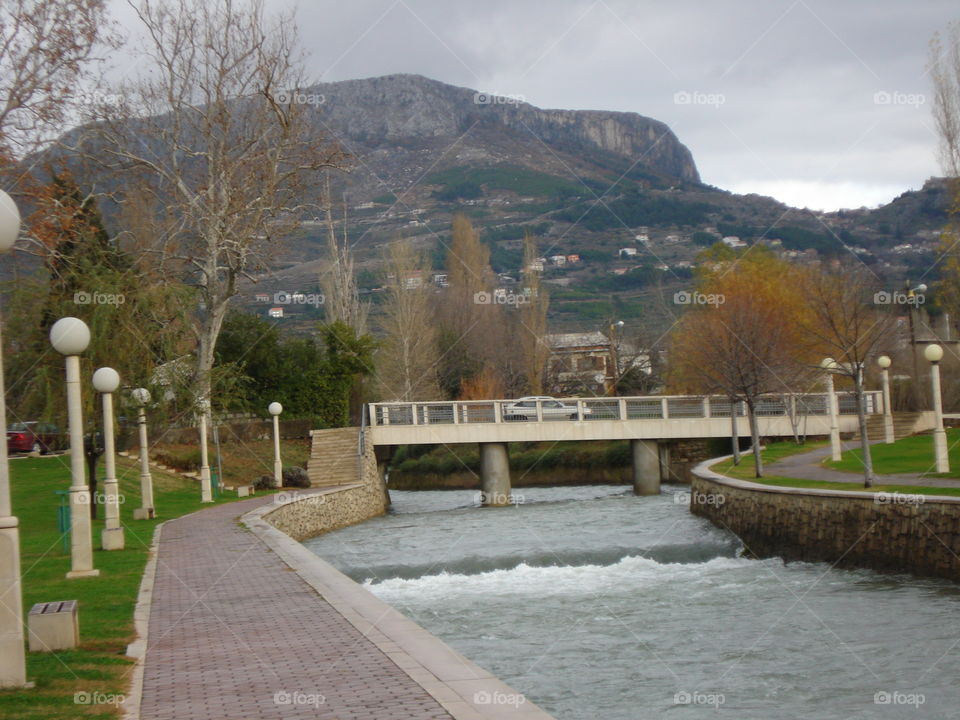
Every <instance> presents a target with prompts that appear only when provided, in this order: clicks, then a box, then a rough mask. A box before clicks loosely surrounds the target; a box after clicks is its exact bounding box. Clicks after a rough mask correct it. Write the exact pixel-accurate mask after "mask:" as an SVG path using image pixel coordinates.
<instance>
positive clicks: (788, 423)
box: [360, 391, 883, 505]
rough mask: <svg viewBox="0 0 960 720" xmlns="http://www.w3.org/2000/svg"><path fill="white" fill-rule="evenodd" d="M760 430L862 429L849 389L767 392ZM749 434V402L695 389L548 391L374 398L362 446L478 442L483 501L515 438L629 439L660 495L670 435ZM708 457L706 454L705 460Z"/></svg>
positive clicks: (501, 473)
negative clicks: (532, 395)
mask: <svg viewBox="0 0 960 720" xmlns="http://www.w3.org/2000/svg"><path fill="white" fill-rule="evenodd" d="M864 410H865V411H866V412H867V413H868V414H869V415H873V414H877V413H882V412H883V394H882V393H881V392H875V391H874V392H868V393H866V394H865V396H864ZM755 415H756V417H757V419H758V421H759V422H758V425H759V431H760V436H761V437H789V436H792V435H793V434H794V433H795V432H796V433H798V434H802V435H804V436H817V435H831V434H834V435H836V434H839V433H849V432H853V431H855V430H856V429H857V425H858V418H857V402H856V397H855V396H854V395H853V394H852V393H835V394H834V395H833V396H831V395H830V394H828V393H816V394H803V395H764V396H761V397H760V398H759V400H758V402H757V405H756V408H755ZM734 417H736V418H737V428H736V430H737V435H738V436H739V437H750V423H749V420H748V418H747V417H746V407H745V405H744V403H742V402H737V403H733V402H731V401H730V399H729V398H724V397H711V396H689V395H672V396H671V395H661V396H646V397H603V398H565V399H563V400H562V401H557V400H554V399H552V398H543V399H535V400H527V401H525V402H518V401H517V400H480V401H450V402H389V403H372V404H371V405H370V406H369V418H370V426H369V428H368V429H366V430H365V431H363V432H362V433H361V441H360V442H361V444H367V443H368V444H370V445H372V446H374V447H376V446H388V447H389V446H397V445H418V444H420V445H433V444H439V445H446V446H450V445H456V444H460V443H477V444H478V445H479V448H480V483H481V487H482V502H483V504H484V505H509V504H510V503H511V502H512V499H511V482H510V459H509V454H508V452H509V451H508V444H509V443H511V442H562V441H586V440H629V441H630V445H631V452H632V455H633V489H634V492H635V493H636V494H637V495H656V494H658V493H659V492H660V483H661V481H662V480H666V479H669V478H671V477H672V476H673V472H672V470H671V459H670V456H671V447H670V445H671V442H673V443H675V442H676V441H678V440H689V439H698V440H703V439H710V438H730V437H732V434H733V428H732V425H733V418H734ZM701 459H702V458H701Z"/></svg>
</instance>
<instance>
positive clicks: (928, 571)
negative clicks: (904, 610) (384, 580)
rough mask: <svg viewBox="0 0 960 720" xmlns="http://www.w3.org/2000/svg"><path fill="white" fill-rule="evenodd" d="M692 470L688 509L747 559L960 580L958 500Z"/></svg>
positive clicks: (699, 468) (959, 501)
mask: <svg viewBox="0 0 960 720" xmlns="http://www.w3.org/2000/svg"><path fill="white" fill-rule="evenodd" d="M713 462H715V461H714V460H711V461H708V462H707V463H703V464H701V465H700V466H699V467H697V468H696V469H695V471H694V479H693V483H692V487H691V489H690V511H691V512H692V513H693V514H695V515H700V516H702V517H705V518H707V519H709V520H711V521H712V522H713V523H714V524H715V525H717V526H719V527H722V528H726V529H728V530H731V531H733V532H734V533H736V534H737V535H738V536H739V537H740V539H741V540H743V543H744V545H745V548H746V552H747V553H748V554H750V555H752V556H754V557H760V558H764V557H782V558H783V559H784V560H803V561H809V562H828V563H831V564H834V565H836V566H838V567H865V568H872V569H874V570H882V571H892V572H909V573H912V574H914V575H921V576H929V577H943V578H949V579H951V580H960V557H958V555H960V499H957V498H944V497H934V496H922V495H899V494H896V493H894V494H885V493H876V494H875V493H869V492H854V491H850V492H846V491H833V490H815V489H800V488H780V487H773V486H769V485H767V486H765V485H760V484H757V483H750V482H745V481H741V480H734V479H731V478H725V477H723V476H720V475H718V474H716V473H714V472H712V471H710V470H709V469H707V467H706V466H707V465H708V464H712V463H713Z"/></svg>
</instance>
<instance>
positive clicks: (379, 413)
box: [370, 391, 883, 427]
mask: <svg viewBox="0 0 960 720" xmlns="http://www.w3.org/2000/svg"><path fill="white" fill-rule="evenodd" d="M836 395H837V405H838V409H839V413H840V414H841V415H854V414H856V412H857V401H856V396H855V395H854V394H853V393H846V392H838V393H837V394H836ZM827 398H828V396H827V394H826V393H814V394H804V395H764V396H761V398H760V400H759V402H758V404H757V416H758V417H803V416H824V415H828V414H829V406H828V400H827ZM733 405H736V408H735V409H736V413H737V416H738V417H745V416H746V406H745V404H744V403H743V402H737V403H731V402H730V399H729V398H725V397H720V396H703V395H655V396H646V397H602V398H595V397H591V398H560V399H558V400H536V401H533V400H530V401H525V402H521V401H518V400H456V401H446V402H386V403H370V425H371V426H372V427H375V426H388V425H466V424H478V423H482V424H489V423H506V422H562V421H566V422H570V421H577V422H591V421H597V420H691V419H705V418H729V417H730V415H731V413H732V412H733V411H734V408H733ZM864 409H865V410H866V412H867V413H868V414H875V413H880V412H882V411H883V394H882V393H881V392H880V391H870V392H867V393H864Z"/></svg>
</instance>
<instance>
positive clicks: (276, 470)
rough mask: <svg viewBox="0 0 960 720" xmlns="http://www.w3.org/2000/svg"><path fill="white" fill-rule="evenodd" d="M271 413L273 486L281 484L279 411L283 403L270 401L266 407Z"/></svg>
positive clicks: (281, 409)
mask: <svg viewBox="0 0 960 720" xmlns="http://www.w3.org/2000/svg"><path fill="white" fill-rule="evenodd" d="M267 409H268V410H269V411H270V414H271V415H273V486H274V487H282V486H283V465H282V464H281V462H280V413H282V412H283V405H281V404H280V403H278V402H272V403H270V406H269V407H268V408H267Z"/></svg>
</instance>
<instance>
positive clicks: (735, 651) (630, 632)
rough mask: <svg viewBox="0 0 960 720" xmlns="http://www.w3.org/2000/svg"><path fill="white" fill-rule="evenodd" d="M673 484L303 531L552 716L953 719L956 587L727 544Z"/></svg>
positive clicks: (407, 502)
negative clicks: (750, 553)
mask: <svg viewBox="0 0 960 720" xmlns="http://www.w3.org/2000/svg"><path fill="white" fill-rule="evenodd" d="M682 492H683V491H682V490H681V489H679V488H674V487H670V488H669V489H667V490H665V492H664V493H663V494H661V495H659V496H656V497H634V496H633V495H632V494H630V493H629V489H628V488H625V487H623V486H595V485H593V486H580V487H558V488H522V489H518V490H516V492H515V496H516V499H518V500H522V502H521V503H519V504H517V505H516V506H514V507H509V508H496V509H494V508H480V507H479V506H478V497H477V493H476V492H473V491H467V490H461V491H435V492H434V491H421V492H397V491H395V492H393V493H391V495H392V498H393V507H392V510H391V512H390V513H389V514H388V515H386V516H384V517H381V518H376V519H374V520H370V521H368V522H366V523H363V524H361V525H357V526H354V527H349V528H345V529H343V530H339V531H337V532H333V533H329V534H327V535H323V536H320V537H318V538H315V539H313V540H310V541H307V542H306V543H305V544H306V546H307V547H308V548H310V549H311V550H312V551H313V552H315V553H316V554H318V555H319V556H321V557H323V558H324V559H326V560H327V561H329V562H330V563H332V564H333V565H334V566H336V567H337V568H338V569H340V570H341V571H343V572H344V573H346V574H347V575H349V576H350V577H352V578H353V579H355V580H356V581H358V582H360V583H363V584H364V585H366V587H367V588H368V589H369V590H370V591H371V592H373V593H374V594H376V595H377V596H378V597H380V598H381V599H382V600H384V601H385V602H388V603H390V604H391V605H393V606H394V607H396V608H397V609H399V610H400V611H402V612H404V613H405V614H406V615H408V616H409V617H411V618H412V619H414V620H415V621H416V622H417V623H419V624H420V625H422V626H423V627H425V628H426V629H427V630H429V631H430V632H432V633H433V634H434V635H436V636H438V637H440V638H441V639H443V640H444V641H445V642H447V643H448V644H450V645H451V646H453V647H454V648H456V649H457V650H458V651H460V652H461V653H463V654H464V655H466V656H467V657H469V658H470V659H471V660H473V661H475V662H476V663H478V664H479V665H481V666H483V667H485V668H487V669H488V670H490V671H491V672H493V673H494V674H495V675H497V676H498V677H500V678H501V679H502V680H504V681H505V682H507V683H509V684H510V685H512V686H513V687H514V688H516V689H517V690H518V691H520V692H522V693H523V694H524V696H525V697H527V698H529V699H530V700H531V701H533V702H535V703H537V704H538V705H540V706H541V707H543V708H544V709H545V710H547V711H548V712H550V713H552V714H553V715H554V716H555V717H556V718H557V719H558V720H590V719H592V718H602V719H603V720H637V719H640V718H653V717H661V716H663V717H667V718H675V719H677V720H680V719H682V718H694V717H704V716H705V715H706V716H710V717H713V716H722V717H730V718H744V719H747V718H749V719H752V718H756V719H758V720H769V719H770V718H815V719H821V718H822V719H823V720H833V719H836V720H847V719H849V718H888V717H889V718H927V717H929V718H938V719H940V718H960V689H958V678H960V585H955V584H954V583H951V582H947V581H939V580H925V579H916V578H911V577H908V576H903V575H882V574H878V573H875V572H872V571H867V570H836V569H832V568H831V567H830V566H829V565H826V564H822V563H790V564H788V565H785V564H784V563H783V562H782V561H780V560H777V559H771V560H764V561H757V560H750V559H746V558H742V557H740V549H741V543H740V542H739V540H738V539H737V537H736V536H735V535H733V534H732V533H729V532H727V531H724V530H722V529H719V528H716V527H714V526H713V525H712V524H711V523H709V522H708V521H706V520H703V519H702V518H698V517H694V516H692V515H691V514H690V513H689V511H688V510H687V507H686V505H685V504H684V499H685V495H683V494H680V495H679V496H678V493H682Z"/></svg>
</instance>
